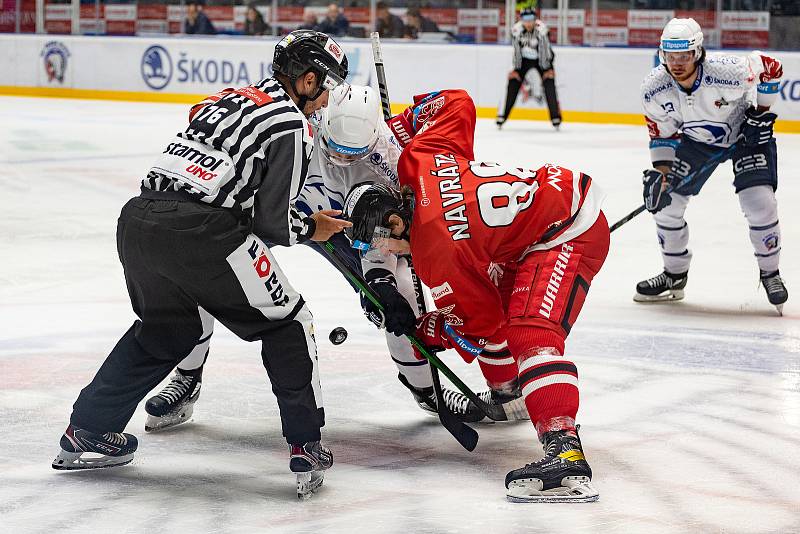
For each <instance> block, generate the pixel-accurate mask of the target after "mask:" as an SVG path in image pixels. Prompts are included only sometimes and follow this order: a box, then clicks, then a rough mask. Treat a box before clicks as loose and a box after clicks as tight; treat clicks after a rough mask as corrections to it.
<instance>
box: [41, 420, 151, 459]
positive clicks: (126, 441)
mask: <svg viewBox="0 0 800 534" xmlns="http://www.w3.org/2000/svg"><path fill="white" fill-rule="evenodd" d="M60 445H61V452H59V453H58V456H56V459H55V460H53V469H59V470H61V469H64V470H73V469H97V468H100V467H114V466H116V465H125V464H128V463H130V462H131V460H133V453H134V452H135V451H136V447H137V445H138V441H137V440H136V436H134V435H133V434H122V433H118V432H106V433H105V434H95V433H93V432H89V431H88V430H83V429H81V428H75V427H74V426H72V425H69V426H68V427H67V430H66V431H65V432H64V435H63V436H61V443H60ZM84 455H86V456H84Z"/></svg>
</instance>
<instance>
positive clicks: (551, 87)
mask: <svg viewBox="0 0 800 534" xmlns="http://www.w3.org/2000/svg"><path fill="white" fill-rule="evenodd" d="M551 68H552V67H551ZM531 69H536V70H537V71H538V72H539V76H542V74H543V73H544V72H545V69H542V67H541V66H540V65H539V61H538V60H536V59H525V58H522V66H521V67H520V68H518V69H516V71H517V74H519V80H518V79H516V78H511V79H510V80H508V87H507V88H506V98H505V100H504V101H503V102H501V104H500V107H499V108H498V110H497V124H503V123H504V122H506V120H508V115H509V114H510V113H511V110H512V108H513V107H514V104H515V103H516V101H517V95H518V94H519V89H520V87H522V82H523V81H524V80H525V75H526V74H528V71H529V70H531ZM542 86H543V87H544V97H545V100H547V110H548V112H549V113H550V122H552V123H553V124H561V108H560V107H559V105H558V95H557V94H556V81H555V79H554V78H547V79H544V78H542Z"/></svg>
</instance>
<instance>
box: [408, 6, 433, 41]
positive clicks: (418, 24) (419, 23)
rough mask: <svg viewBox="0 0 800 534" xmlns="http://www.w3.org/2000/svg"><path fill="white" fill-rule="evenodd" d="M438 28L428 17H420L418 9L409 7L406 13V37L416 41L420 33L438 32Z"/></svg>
mask: <svg viewBox="0 0 800 534" xmlns="http://www.w3.org/2000/svg"><path fill="white" fill-rule="evenodd" d="M438 31H439V26H437V24H436V23H435V22H433V21H432V20H431V19H429V18H428V17H425V16H423V15H422V13H421V12H420V10H419V8H418V7H409V8H408V11H406V37H407V38H409V39H416V38H417V37H419V33H420V32H427V33H431V32H438Z"/></svg>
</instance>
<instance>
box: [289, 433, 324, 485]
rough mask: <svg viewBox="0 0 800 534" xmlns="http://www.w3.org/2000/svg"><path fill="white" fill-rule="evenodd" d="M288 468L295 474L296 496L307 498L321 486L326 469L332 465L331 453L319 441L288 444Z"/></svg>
mask: <svg viewBox="0 0 800 534" xmlns="http://www.w3.org/2000/svg"><path fill="white" fill-rule="evenodd" d="M289 453H290V454H291V456H290V458H289V469H291V471H292V473H295V474H296V475H297V498H298V499H308V498H309V497H311V494H312V493H313V492H314V490H316V489H317V488H319V487H320V486H322V478H323V475H324V473H325V470H326V469H330V467H331V466H332V465H333V453H332V452H331V451H330V449H328V448H327V447H326V446H325V445H323V444H322V442H321V441H309V442H306V443H303V444H302V445H299V444H294V445H289Z"/></svg>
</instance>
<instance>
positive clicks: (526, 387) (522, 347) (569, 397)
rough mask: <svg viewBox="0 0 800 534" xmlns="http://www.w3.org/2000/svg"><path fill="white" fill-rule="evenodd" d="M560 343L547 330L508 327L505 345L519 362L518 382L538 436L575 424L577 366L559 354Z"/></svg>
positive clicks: (571, 426) (552, 333)
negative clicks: (507, 345)
mask: <svg viewBox="0 0 800 534" xmlns="http://www.w3.org/2000/svg"><path fill="white" fill-rule="evenodd" d="M563 343H564V341H563V339H561V337H560V336H558V335H557V334H555V333H554V332H551V331H549V330H544V329H539V328H530V327H527V328H526V327H512V328H510V329H509V336H508V344H509V348H510V349H511V351H512V353H513V354H515V355H516V356H517V361H518V362H519V385H520V388H521V390H522V395H523V396H524V397H525V406H527V408H528V413H529V414H530V416H531V421H532V422H533V424H534V425H535V426H536V431H537V432H538V433H539V436H540V438H541V436H542V435H543V434H544V433H545V432H550V431H553V430H571V429H574V427H575V416H576V414H577V413H578V404H579V393H578V369H577V368H576V367H575V364H574V363H572V362H571V361H569V360H567V359H566V358H564V357H563V356H562V355H561V350H560V349H561V347H563Z"/></svg>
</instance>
